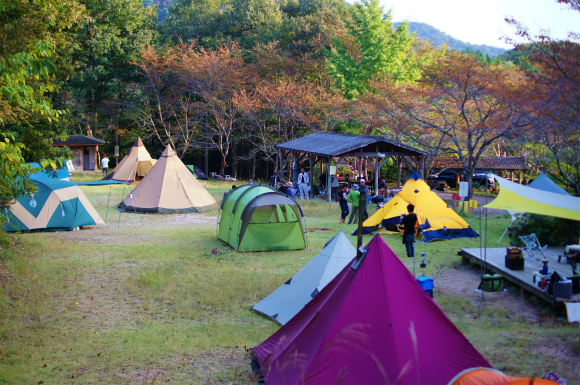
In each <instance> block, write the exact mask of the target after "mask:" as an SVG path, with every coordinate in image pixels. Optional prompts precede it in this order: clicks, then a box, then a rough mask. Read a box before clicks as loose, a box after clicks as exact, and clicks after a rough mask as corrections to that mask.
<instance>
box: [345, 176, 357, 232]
mask: <svg viewBox="0 0 580 385" xmlns="http://www.w3.org/2000/svg"><path fill="white" fill-rule="evenodd" d="M359 198H360V193H359V192H358V185H357V184H355V185H354V186H352V191H351V192H350V193H349V194H348V196H347V197H346V200H347V202H351V203H352V212H351V213H350V217H349V218H348V224H349V225H350V224H351V223H352V220H353V219H354V223H355V224H356V223H357V222H358V201H359Z"/></svg>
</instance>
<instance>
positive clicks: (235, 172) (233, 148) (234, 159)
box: [231, 142, 238, 179]
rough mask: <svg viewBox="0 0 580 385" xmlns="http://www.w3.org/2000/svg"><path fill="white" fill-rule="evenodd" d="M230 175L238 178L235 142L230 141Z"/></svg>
mask: <svg viewBox="0 0 580 385" xmlns="http://www.w3.org/2000/svg"><path fill="white" fill-rule="evenodd" d="M231 164H232V176H233V177H234V178H236V179H237V178H238V159H237V151H236V143H235V142H232V161H231Z"/></svg>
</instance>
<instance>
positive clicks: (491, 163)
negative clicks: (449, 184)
mask: <svg viewBox="0 0 580 385" xmlns="http://www.w3.org/2000/svg"><path fill="white" fill-rule="evenodd" d="M433 168H437V169H442V168H451V169H454V170H463V164H462V163H461V161H460V160H459V159H457V158H455V157H451V156H449V157H445V156H439V157H436V158H435V159H434V161H433ZM477 168H478V169H481V170H527V169H528V162H527V161H526V158H524V157H517V156H488V157H481V158H479V160H478V161H477Z"/></svg>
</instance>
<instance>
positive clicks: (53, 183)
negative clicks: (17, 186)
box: [4, 178, 105, 231]
mask: <svg viewBox="0 0 580 385" xmlns="http://www.w3.org/2000/svg"><path fill="white" fill-rule="evenodd" d="M31 180H32V182H33V183H34V184H35V185H36V186H37V188H38V190H37V192H36V193H34V194H25V195H22V196H20V197H19V198H18V199H16V201H15V202H14V203H12V204H11V205H10V207H9V208H7V209H5V213H6V214H7V220H8V222H7V223H6V226H5V228H4V230H5V231H22V230H40V231H71V230H73V229H74V228H76V227H80V226H91V225H104V224H105V222H103V220H102V219H101V217H100V216H99V214H98V213H97V211H96V210H95V208H94V207H93V205H92V204H91V203H90V202H89V200H88V198H87V197H86V195H85V194H84V193H83V191H82V190H81V189H80V187H79V186H78V185H77V184H76V183H74V182H71V181H65V180H59V179H55V178H42V179H31Z"/></svg>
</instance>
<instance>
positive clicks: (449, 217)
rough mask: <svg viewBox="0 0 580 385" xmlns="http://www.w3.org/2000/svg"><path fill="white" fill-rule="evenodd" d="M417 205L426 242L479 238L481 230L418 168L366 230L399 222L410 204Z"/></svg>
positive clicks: (416, 209)
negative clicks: (453, 205)
mask: <svg viewBox="0 0 580 385" xmlns="http://www.w3.org/2000/svg"><path fill="white" fill-rule="evenodd" d="M409 203H412V204H413V205H414V206H415V214H417V219H418V221H419V229H420V231H421V233H422V234H423V238H424V239H425V241H426V242H430V241H433V240H436V239H451V238H462V237H463V238H475V237H477V236H478V235H477V233H476V232H475V231H474V230H473V229H472V228H471V227H470V226H469V225H468V224H467V222H465V221H464V220H463V218H461V217H460V216H459V215H457V213H456V212H455V211H454V210H453V209H452V208H450V207H449V206H448V205H447V203H445V202H444V201H443V200H442V199H441V198H439V196H437V194H435V193H434V192H433V191H431V189H430V188H429V186H428V185H427V183H425V181H424V180H423V178H422V177H421V175H419V174H418V173H417V172H414V173H413V175H411V176H410V177H409V179H408V180H407V182H406V183H405V185H404V186H403V188H402V190H401V191H400V192H399V193H398V194H397V195H395V196H394V197H393V198H392V199H391V200H390V201H388V202H387V204H385V205H384V206H383V207H382V208H380V209H379V210H377V211H376V212H375V213H374V214H373V215H372V216H371V217H369V218H368V219H367V220H366V221H364V223H363V232H364V233H370V232H372V231H375V230H376V229H377V228H378V227H379V226H380V225H382V226H386V225H387V224H399V223H400V222H401V214H406V213H407V205H408V204H409Z"/></svg>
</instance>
